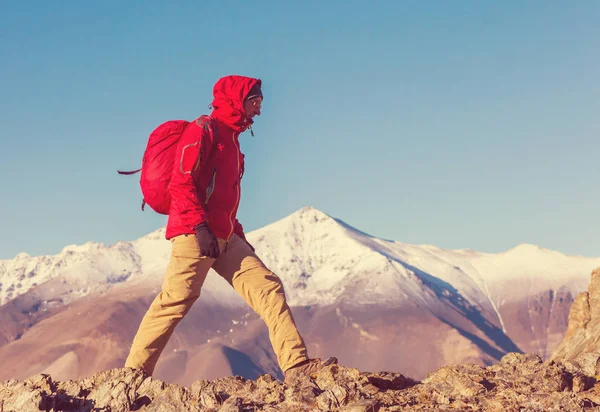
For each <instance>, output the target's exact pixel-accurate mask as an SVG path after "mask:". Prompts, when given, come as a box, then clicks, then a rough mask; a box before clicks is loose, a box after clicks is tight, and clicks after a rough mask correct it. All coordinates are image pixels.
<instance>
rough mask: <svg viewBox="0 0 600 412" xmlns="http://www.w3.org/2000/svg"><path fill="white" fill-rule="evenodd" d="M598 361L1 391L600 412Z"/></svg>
mask: <svg viewBox="0 0 600 412" xmlns="http://www.w3.org/2000/svg"><path fill="white" fill-rule="evenodd" d="M598 359H599V357H598V355H596V354H587V355H585V356H580V357H579V358H578V359H577V360H576V361H567V362H565V363H556V362H554V361H549V362H543V361H542V360H541V359H540V358H539V357H538V356H537V355H527V354H525V355H524V354H517V353H510V354H508V355H506V356H505V357H504V358H503V359H502V360H501V361H500V362H499V363H498V364H496V365H493V366H490V367H487V368H482V367H479V366H475V365H454V366H447V367H443V368H441V369H439V370H438V371H436V372H434V373H432V374H430V375H429V376H428V377H427V378H426V379H424V380H423V381H422V382H415V381H413V380H411V379H408V378H405V377H404V376H402V375H400V374H397V373H361V372H359V371H358V370H356V369H352V368H345V367H343V366H337V365H334V366H330V367H329V368H328V369H327V370H326V371H325V372H324V373H322V374H320V375H319V377H318V378H317V379H316V380H314V381H313V380H309V379H306V380H300V381H297V382H295V383H294V384H292V385H289V386H287V385H284V384H283V383H281V382H280V381H278V380H275V379H274V378H272V377H271V376H270V375H263V376H261V377H260V378H258V379H257V380H255V381H253V380H246V379H243V378H240V377H228V378H224V379H217V380H214V381H212V382H209V381H206V380H200V381H197V382H195V383H194V384H193V385H192V386H190V387H180V386H177V385H171V384H166V383H164V382H161V381H159V380H155V379H153V378H151V377H146V376H144V375H143V374H142V373H140V372H138V371H135V370H133V369H112V370H109V371H104V372H101V373H98V374H96V375H94V376H92V377H89V378H86V379H82V380H78V381H67V382H56V381H53V380H52V378H51V377H50V376H48V375H38V376H35V377H33V378H31V379H28V380H25V381H17V380H12V381H8V382H4V383H2V384H0V412H8V411H18V412H26V411H107V412H108V411H110V412H116V411H145V412H149V411H177V412H180V411H276V410H277V411H332V410H342V411H355V412H359V411H360V412H362V411H365V412H366V411H427V410H463V411H471V410H472V411H497V412H501V411H586V410H590V411H591V410H599V411H600V384H598V385H596V379H595V377H594V375H595V373H596V363H597V362H598Z"/></svg>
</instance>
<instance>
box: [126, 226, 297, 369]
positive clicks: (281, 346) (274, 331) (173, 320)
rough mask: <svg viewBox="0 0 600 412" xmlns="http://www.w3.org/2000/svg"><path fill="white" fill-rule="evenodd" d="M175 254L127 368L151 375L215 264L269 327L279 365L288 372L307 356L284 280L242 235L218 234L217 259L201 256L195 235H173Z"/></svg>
mask: <svg viewBox="0 0 600 412" xmlns="http://www.w3.org/2000/svg"><path fill="white" fill-rule="evenodd" d="M171 243H172V250H171V259H170V262H169V266H168V268H167V273H166V276H165V279H164V282H163V285H162V290H161V292H160V293H159V294H158V296H156V298H155V299H154V301H153V302H152V305H151V306H150V308H149V309H148V311H147V312H146V314H145V316H144V318H143V319H142V322H141V324H140V327H139V330H138V332H137V334H136V336H135V338H134V340H133V344H132V346H131V350H130V353H129V356H128V357H127V361H126V362H125V366H126V367H132V368H139V369H143V370H145V371H146V372H147V373H148V374H150V375H151V374H152V373H153V371H154V367H155V366H156V362H157V361H158V358H159V357H160V355H161V353H162V351H163V349H164V348H165V346H166V345H167V342H168V341H169V338H170V337H171V335H172V334H173V331H174V329H175V327H176V326H177V324H178V323H179V322H180V321H181V319H183V317H184V316H185V315H186V314H187V312H188V311H189V310H190V308H191V307H192V305H193V304H194V302H195V301H196V299H198V297H199V296H200V289H201V288H202V284H203V283H204V280H205V279H206V275H207V273H208V271H209V269H210V268H211V267H212V268H213V269H214V270H215V271H216V272H217V273H218V274H219V275H221V276H222V277H223V278H224V279H225V280H226V281H227V282H228V283H229V284H230V285H232V286H233V288H234V289H235V290H236V291H237V292H238V293H239V294H240V295H241V296H242V298H243V299H244V300H245V301H246V303H247V304H248V305H250V307H251V308H252V309H253V310H254V311H255V312H256V313H258V315H259V316H260V317H261V318H262V319H263V321H264V322H265V323H266V325H267V327H268V329H269V337H270V339H271V344H272V345H273V350H274V351H275V354H276V355H277V360H278V362H279V367H280V368H281V369H282V370H283V371H285V370H287V369H289V368H290V367H292V366H294V365H295V364H297V363H299V362H301V361H303V360H306V359H308V355H307V350H306V346H305V344H304V341H303V339H302V337H301V336H300V334H299V333H298V330H297V328H296V324H295V322H294V318H293V316H292V312H291V311H290V308H289V306H288V305H287V302H286V297H285V293H284V290H283V284H282V283H281V280H280V279H279V277H277V275H275V274H274V273H273V272H271V271H270V270H269V269H267V268H266V267H265V265H264V264H263V262H262V261H261V260H260V259H259V258H258V257H257V256H256V254H254V252H252V249H250V247H249V246H248V245H247V244H246V242H244V240H243V239H242V238H241V237H239V236H237V235H235V234H234V235H233V236H232V237H231V239H230V240H229V242H226V241H225V240H222V239H219V247H220V250H221V254H220V255H219V257H218V258H217V259H216V260H215V259H212V258H207V257H201V256H200V249H199V247H198V242H197V241H196V237H195V236H194V235H181V236H177V237H175V238H173V239H171Z"/></svg>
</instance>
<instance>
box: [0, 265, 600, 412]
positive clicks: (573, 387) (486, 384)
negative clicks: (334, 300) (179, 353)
mask: <svg viewBox="0 0 600 412" xmlns="http://www.w3.org/2000/svg"><path fill="white" fill-rule="evenodd" d="M597 332H600V269H597V270H595V271H594V272H593V273H592V278H591V281H590V287H589V290H588V291H587V292H584V293H582V294H581V295H580V296H578V298H577V299H576V301H575V302H574V303H573V305H572V307H571V311H570V315H569V329H568V331H567V334H566V336H565V339H564V341H563V343H562V344H561V346H560V347H559V348H558V350H557V351H556V353H555V354H554V356H552V357H551V358H550V359H549V360H547V361H542V359H541V358H540V357H539V356H537V355H532V354H519V353H509V354H507V355H506V356H504V357H503V358H502V359H501V360H500V362H498V363H497V364H495V365H493V366H489V367H487V368H483V367H480V366H477V365H472V364H464V365H449V366H445V367H443V368H441V369H439V370H438V371H436V372H433V373H431V374H429V375H428V376H427V378H425V379H424V380H423V381H421V382H416V381H414V380H412V379H409V378H407V377H405V376H402V375H401V374H398V373H387V372H381V373H367V372H360V371H359V370H357V369H352V368H346V367H343V366H338V365H333V366H330V367H328V368H327V369H326V370H325V371H324V372H322V373H321V374H320V375H319V376H318V377H317V379H316V380H311V379H304V380H298V381H297V382H294V383H293V384H291V385H284V384H283V383H282V382H280V381H278V380H276V379H274V378H273V377H271V376H270V375H263V376H261V377H259V378H258V379H257V380H247V379H244V378H241V377H227V378H223V379H216V380H214V381H211V382H209V381H207V380H200V381H196V382H195V383H194V384H193V385H191V386H189V387H181V386H177V385H174V384H166V383H164V382H162V381H160V380H156V379H153V378H151V377H147V376H145V375H143V374H142V373H141V372H139V371H136V370H133V369H111V370H108V371H104V372H100V373H97V374H95V375H94V376H92V377H89V378H86V379H81V380H77V381H67V382H58V381H54V380H52V378H51V377H50V376H49V375H37V376H34V377H32V378H30V379H27V380H25V381H18V380H15V379H13V380H10V381H7V382H2V383H0V412H9V411H11V412H12V411H14V412H29V411H32V412H33V411H79V412H87V411H94V412H100V411H105V412H120V411H144V412H149V411H166V412H169V411H173V412H182V411H335V410H340V411H350V412H368V411H431V410H461V411H493V412H504V411H533V412H535V411H540V412H542V411H544V412H546V411H600V340H599V339H600V338H598V336H600V333H597ZM0 367H1V366H0ZM597 379H598V382H597Z"/></svg>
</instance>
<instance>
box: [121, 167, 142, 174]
mask: <svg viewBox="0 0 600 412" xmlns="http://www.w3.org/2000/svg"><path fill="white" fill-rule="evenodd" d="M141 171H142V168H139V169H138V170H129V171H123V170H117V173H118V174H120V175H134V174H136V173H139V172H141Z"/></svg>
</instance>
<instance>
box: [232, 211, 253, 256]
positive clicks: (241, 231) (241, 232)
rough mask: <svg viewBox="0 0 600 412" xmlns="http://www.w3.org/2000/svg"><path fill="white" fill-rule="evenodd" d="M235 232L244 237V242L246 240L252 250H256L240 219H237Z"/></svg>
mask: <svg viewBox="0 0 600 412" xmlns="http://www.w3.org/2000/svg"><path fill="white" fill-rule="evenodd" d="M233 233H235V234H236V235H238V236H239V237H241V238H242V240H243V241H244V242H246V244H247V245H248V246H250V249H252V251H253V252H254V246H252V245H251V244H250V242H248V239H246V235H245V234H244V227H243V226H242V224H241V223H240V221H239V220H237V219H235V226H234V228H233Z"/></svg>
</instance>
